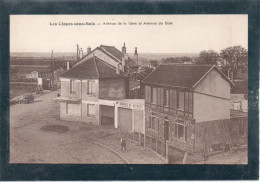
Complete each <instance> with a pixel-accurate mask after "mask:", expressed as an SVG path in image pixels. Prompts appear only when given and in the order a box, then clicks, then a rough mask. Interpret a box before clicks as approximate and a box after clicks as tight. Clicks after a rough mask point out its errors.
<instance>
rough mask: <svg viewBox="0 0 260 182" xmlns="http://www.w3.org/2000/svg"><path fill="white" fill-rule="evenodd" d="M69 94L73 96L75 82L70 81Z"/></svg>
mask: <svg viewBox="0 0 260 182" xmlns="http://www.w3.org/2000/svg"><path fill="white" fill-rule="evenodd" d="M70 93H71V94H75V93H76V90H75V80H70Z"/></svg>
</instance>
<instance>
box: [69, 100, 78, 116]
mask: <svg viewBox="0 0 260 182" xmlns="http://www.w3.org/2000/svg"><path fill="white" fill-rule="evenodd" d="M66 114H69V115H77V116H78V115H79V114H80V105H79V104H75V103H69V102H67V103H66Z"/></svg>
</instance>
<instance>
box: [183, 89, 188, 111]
mask: <svg viewBox="0 0 260 182" xmlns="http://www.w3.org/2000/svg"><path fill="white" fill-rule="evenodd" d="M184 111H185V112H189V92H185V97H184Z"/></svg>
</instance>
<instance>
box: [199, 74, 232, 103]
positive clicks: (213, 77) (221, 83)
mask: <svg viewBox="0 0 260 182" xmlns="http://www.w3.org/2000/svg"><path fill="white" fill-rule="evenodd" d="M195 91H197V92H202V93H206V94H210V95H214V96H219V97H223V98H228V99H230V83H229V82H228V81H227V80H225V79H224V78H223V77H222V75H221V74H220V73H218V72H217V71H216V70H214V69H213V70H212V71H211V72H210V73H209V74H208V75H207V76H206V77H205V78H204V79H203V80H202V81H201V82H200V83H199V84H198V85H197V86H196V87H195Z"/></svg>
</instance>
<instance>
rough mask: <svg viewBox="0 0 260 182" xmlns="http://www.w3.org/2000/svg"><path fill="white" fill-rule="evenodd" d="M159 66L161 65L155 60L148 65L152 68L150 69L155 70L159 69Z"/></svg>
mask: <svg viewBox="0 0 260 182" xmlns="http://www.w3.org/2000/svg"><path fill="white" fill-rule="evenodd" d="M158 65H159V64H158V62H157V61H155V60H153V61H149V63H148V68H150V69H155V68H157V67H158Z"/></svg>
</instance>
